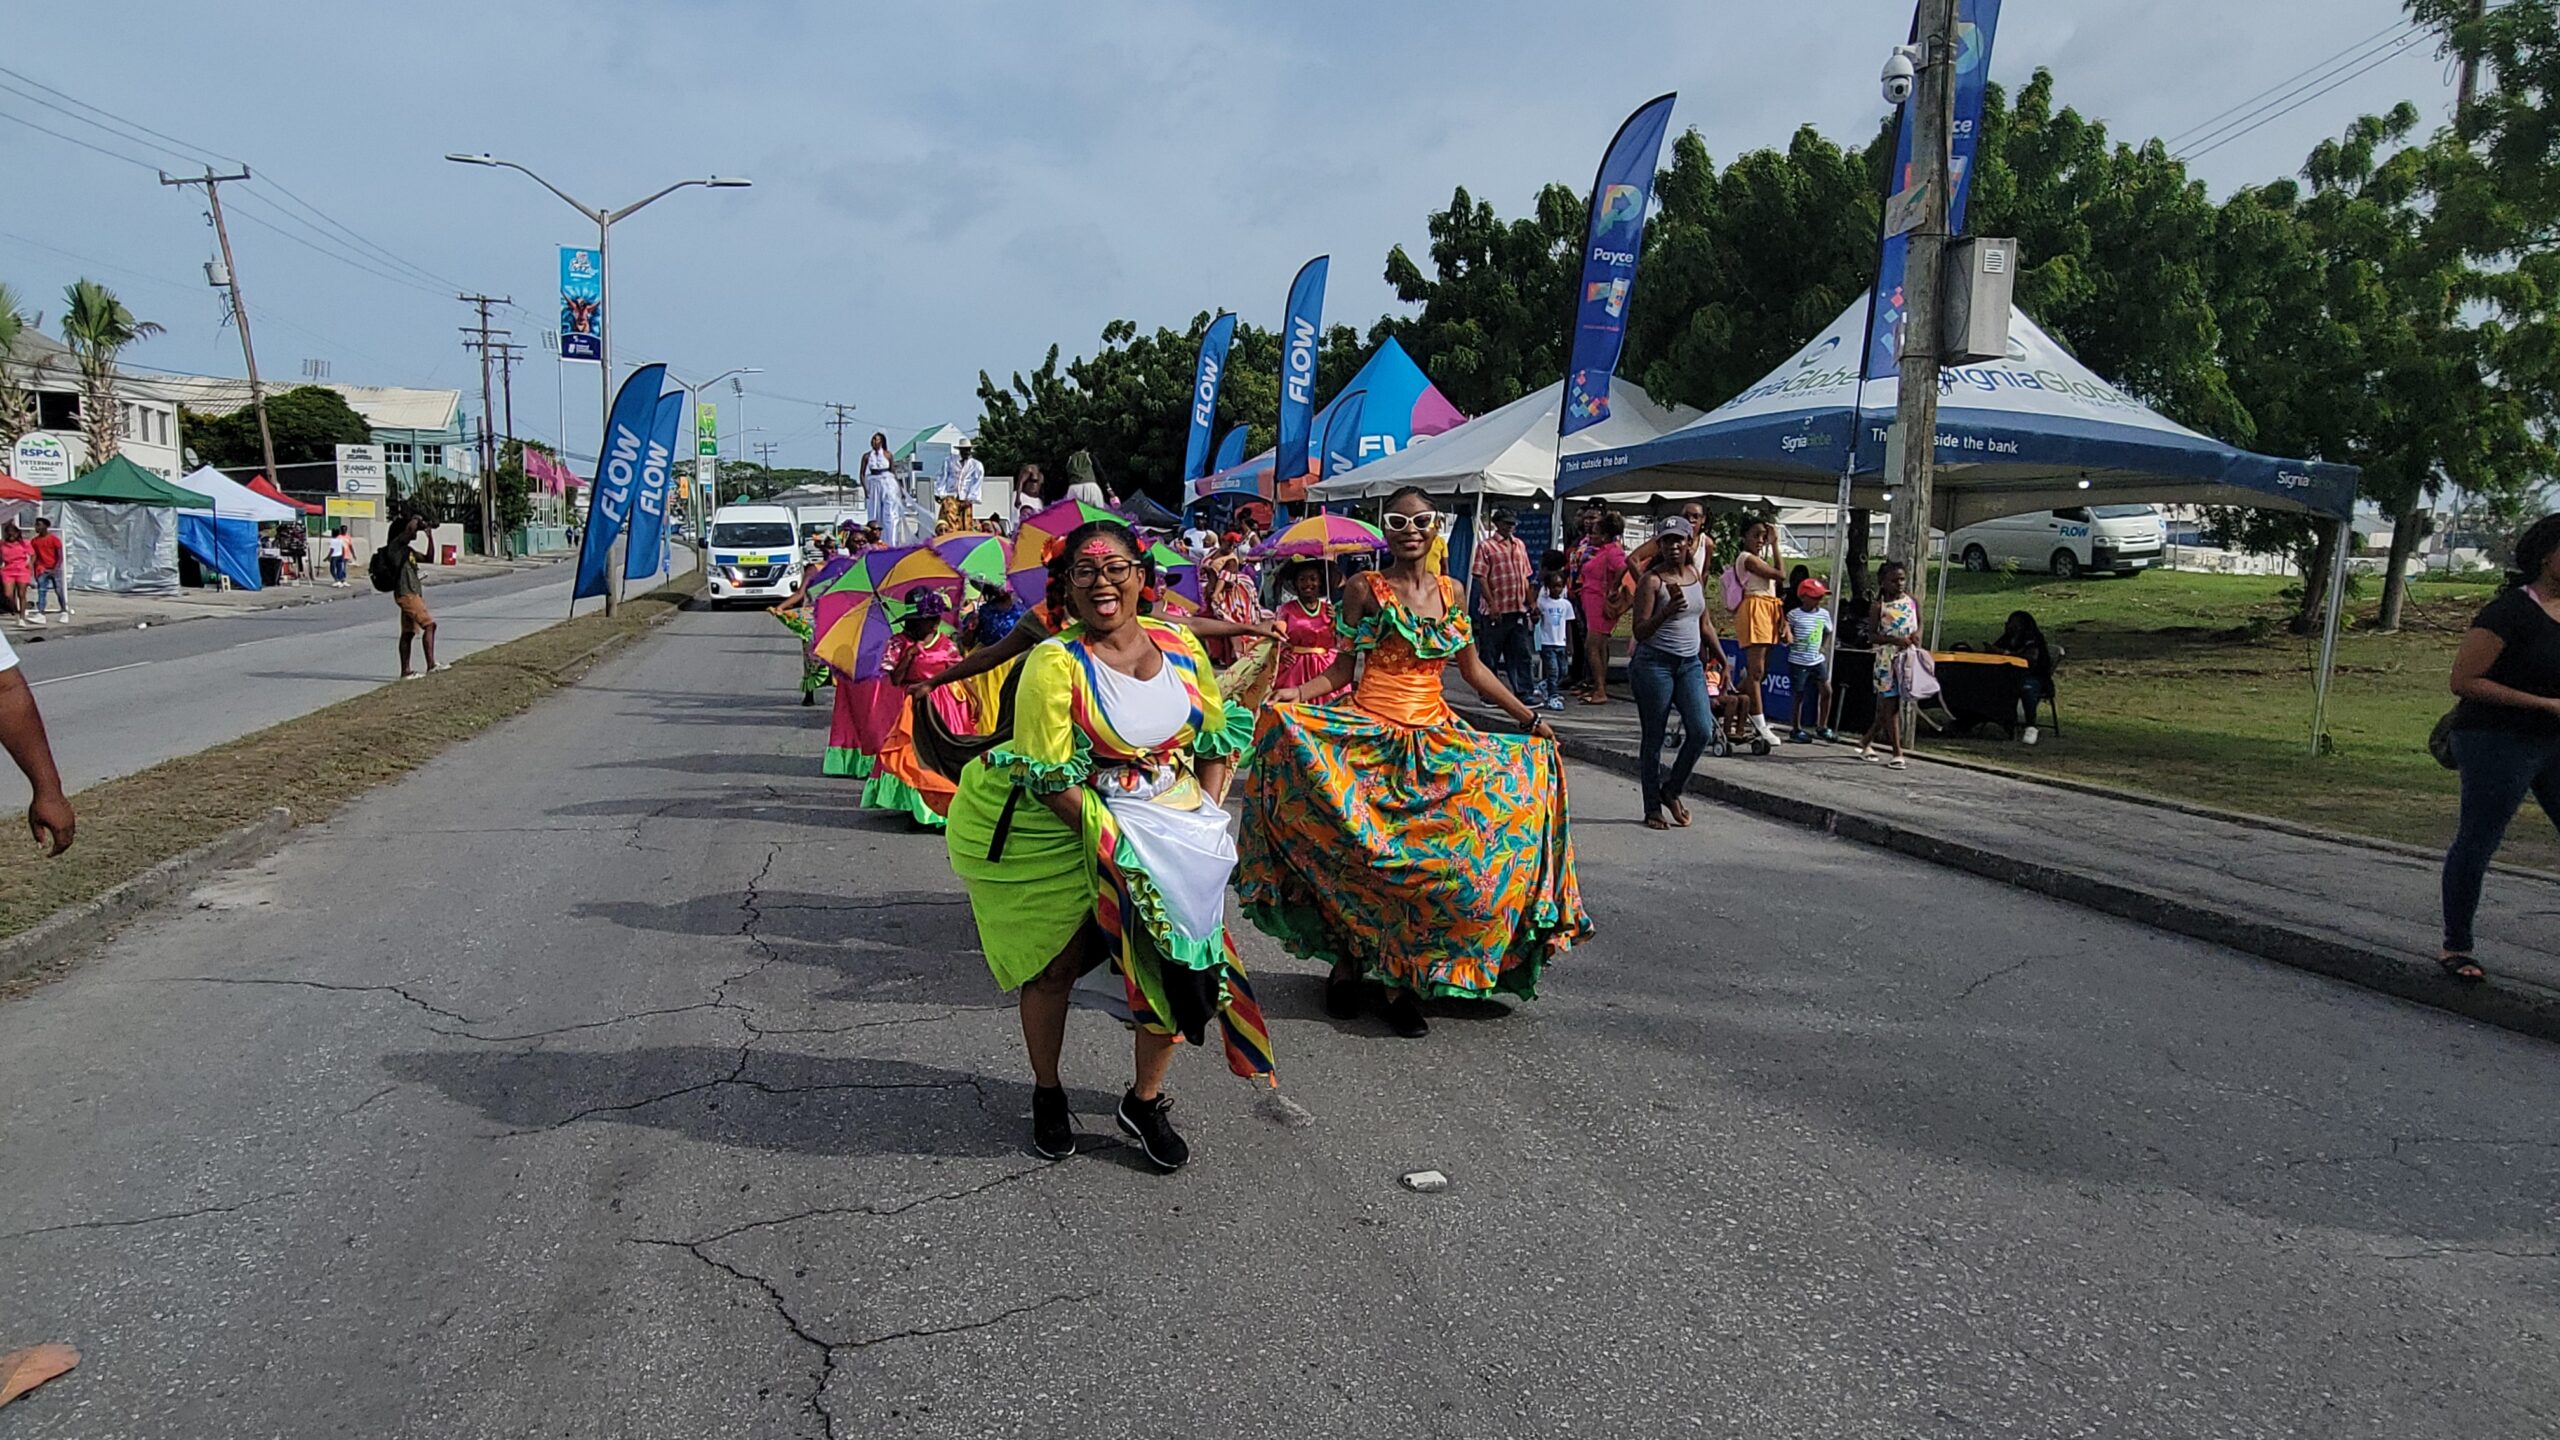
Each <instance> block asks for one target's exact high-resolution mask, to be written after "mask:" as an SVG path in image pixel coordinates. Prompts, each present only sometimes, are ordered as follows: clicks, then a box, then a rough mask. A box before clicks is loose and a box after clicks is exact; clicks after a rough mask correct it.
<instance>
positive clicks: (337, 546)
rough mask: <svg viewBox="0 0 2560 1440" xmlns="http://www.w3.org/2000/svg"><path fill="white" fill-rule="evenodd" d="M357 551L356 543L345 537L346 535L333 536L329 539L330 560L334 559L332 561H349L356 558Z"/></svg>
mask: <svg viewBox="0 0 2560 1440" xmlns="http://www.w3.org/2000/svg"><path fill="white" fill-rule="evenodd" d="M355 550H356V545H355V542H354V541H352V540H350V539H348V538H347V537H346V536H344V535H332V536H330V537H329V558H330V559H332V560H348V559H353V558H354V556H355Z"/></svg>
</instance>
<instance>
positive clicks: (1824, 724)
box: [1787, 577, 1831, 745]
mask: <svg viewBox="0 0 2560 1440" xmlns="http://www.w3.org/2000/svg"><path fill="white" fill-rule="evenodd" d="M1830 593H1831V587H1830V586H1828V585H1825V584H1823V583H1822V582H1821V581H1819V580H1815V579H1812V578H1810V577H1808V578H1806V579H1805V580H1803V581H1800V582H1798V584H1797V585H1796V607H1795V608H1794V609H1792V610H1790V611H1788V612H1787V679H1788V684H1789V687H1790V688H1792V689H1793V690H1794V691H1795V696H1796V713H1795V726H1794V728H1793V729H1791V730H1789V731H1788V732H1787V743H1788V744H1790V745H1810V744H1812V743H1813V740H1814V732H1815V731H1817V730H1818V731H1820V732H1821V735H1822V738H1823V739H1825V740H1828V739H1830V738H1831V667H1830V665H1829V663H1828V662H1826V661H1825V660H1824V659H1823V655H1822V647H1823V645H1824V643H1825V642H1827V641H1829V640H1830V638H1831V612H1829V611H1827V610H1825V609H1823V608H1822V602H1823V600H1824V598H1825V597H1827V596H1829V595H1830ZM1807 701H1811V702H1812V703H1813V726H1812V728H1811V729H1808V728H1806V726H1805V723H1804V712H1805V703H1806V702H1807Z"/></svg>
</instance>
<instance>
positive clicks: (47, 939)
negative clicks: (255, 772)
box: [0, 805, 293, 984]
mask: <svg viewBox="0 0 2560 1440" xmlns="http://www.w3.org/2000/svg"><path fill="white" fill-rule="evenodd" d="M292 829H293V812H292V811H291V810H288V809H286V808H285V807H284V806H282V805H279V806H277V807H276V808H274V809H273V810H270V811H268V812H267V813H266V814H265V815H264V816H262V817H260V818H259V819H256V820H253V821H251V822H249V823H248V824H246V825H243V826H241V827H240V828H239V829H237V830H233V831H230V832H228V833H226V834H224V835H221V836H218V837H216V838H215V839H214V840H212V841H211V842H210V843H207V844H204V845H199V846H197V847H196V848H195V849H193V850H188V851H185V852H183V853H180V854H177V855H172V856H170V857H169V858H168V859H166V860H163V861H161V862H160V863H159V864H157V865H154V866H152V867H151V868H150V869H148V870H145V871H143V872H142V873H141V874H139V875H136V876H134V877H133V878H132V879H130V880H127V881H125V882H124V883H123V884H121V885H116V886H112V887H110V888H109V889H108V890H107V891H106V892H105V893H103V894H101V895H99V896H98V897H97V898H95V899H92V900H84V901H82V902H80V903H79V904H77V905H68V906H65V907H63V908H62V909H60V910H56V911H55V912H53V913H52V914H51V915H48V916H46V917H45V918H44V919H42V920H39V921H37V922H36V923H35V924H34V925H32V926H30V927H28V928H27V929H25V930H21V931H19V932H18V933H17V934H15V935H12V936H10V937H9V938H7V939H5V940H0V984H6V983H8V982H10V981H13V980H17V979H21V978H23V977H25V976H27V975H30V974H33V973H34V972H36V971H38V970H42V969H45V968H47V967H48V966H53V965H58V964H60V963H61V962H62V961H64V960H66V959H68V958H70V956H71V955H72V954H73V953H74V952H76V951H78V950H80V949H82V948H84V947H87V946H90V945H94V944H97V943H98V942H100V941H102V940H105V939H107V938H108V937H110V936H112V935H113V934H114V933H115V932H116V931H117V930H120V929H122V928H123V927H124V926H126V925H129V924H131V923H132V922H133V921H135V920H137V919H139V918H141V916H142V915H143V913H144V912H145V911H148V910H150V909H151V908H152V907H153V906H155V905H158V904H160V903H162V902H163V901H166V900H168V899H169V898H170V897H172V896H175V895H178V894H181V893H183V892H184V891H186V890H189V889H191V888H193V887H194V886H195V885H196V884H198V883H199V882H201V881H202V880H203V879H204V878H205V877H206V876H208V875H211V874H213V873H214V872H215V871H217V870H222V869H226V868H228V867H230V866H233V865H237V864H239V863H240V862H242V861H244V860H251V859H255V858H257V857H259V856H261V855H264V854H266V853H267V852H268V851H270V850H273V849H274V848H276V846H278V845H280V844H282V843H283V842H284V837H285V836H286V834H287V833H289V832H290V831H291V830H292Z"/></svg>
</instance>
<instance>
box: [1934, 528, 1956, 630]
mask: <svg viewBox="0 0 2560 1440" xmlns="http://www.w3.org/2000/svg"><path fill="white" fill-rule="evenodd" d="M1949 533H1950V534H1952V533H1953V532H1952V531H1950V532H1949ZM1946 629H1947V552H1946V548H1945V547H1944V546H1940V547H1939V549H1938V593H1937V596H1936V599H1935V603H1934V604H1932V605H1931V606H1930V608H1929V648H1930V649H1932V650H1935V649H1938V648H1939V645H1938V639H1939V637H1940V636H1942V635H1944V634H1945V633H1946Z"/></svg>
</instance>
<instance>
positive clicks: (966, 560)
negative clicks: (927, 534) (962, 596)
mask: <svg viewBox="0 0 2560 1440" xmlns="http://www.w3.org/2000/svg"><path fill="white" fill-rule="evenodd" d="M933 553H935V554H936V555H939V556H941V557H942V559H943V562H944V563H945V564H947V565H949V566H950V567H951V568H952V569H954V570H957V571H959V572H960V574H961V575H962V577H963V578H966V579H970V580H984V581H986V582H987V583H988V584H990V585H1001V584H1003V583H1004V578H1005V574H1006V572H1007V571H1008V570H1009V569H1010V568H1011V566H1012V564H1013V547H1012V546H1010V545H1008V544H1006V543H1005V539H1004V537H1003V536H1001V535H947V536H945V537H943V538H942V539H940V540H936V541H934V542H933Z"/></svg>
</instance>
